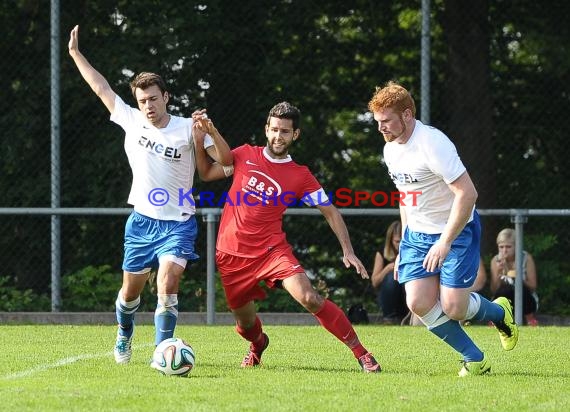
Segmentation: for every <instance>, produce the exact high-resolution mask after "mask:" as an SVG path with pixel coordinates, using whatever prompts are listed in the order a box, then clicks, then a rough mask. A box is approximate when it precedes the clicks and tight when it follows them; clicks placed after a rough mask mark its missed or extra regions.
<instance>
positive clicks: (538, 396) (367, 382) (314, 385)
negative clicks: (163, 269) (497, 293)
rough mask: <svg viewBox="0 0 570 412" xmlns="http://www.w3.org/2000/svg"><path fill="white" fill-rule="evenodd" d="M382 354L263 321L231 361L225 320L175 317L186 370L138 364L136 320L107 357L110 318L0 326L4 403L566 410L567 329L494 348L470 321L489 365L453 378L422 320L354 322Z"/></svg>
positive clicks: (146, 338) (141, 338)
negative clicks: (357, 352)
mask: <svg viewBox="0 0 570 412" xmlns="http://www.w3.org/2000/svg"><path fill="white" fill-rule="evenodd" d="M356 329H357V332H358V333H359V335H360V338H361V340H362V341H363V342H364V344H365V346H367V347H368V348H369V350H371V351H372V352H373V353H374V355H375V356H376V358H377V359H378V361H379V362H380V363H381V364H382V367H383V372H382V373H380V374H364V373H362V372H360V370H359V367H358V364H357V362H356V360H355V359H354V358H353V357H352V354H351V353H350V351H349V350H348V349H347V348H346V347H345V346H344V345H342V344H341V343H340V342H338V341H337V340H336V339H334V338H333V337H332V336H331V335H329V334H328V333H327V332H326V331H325V330H324V329H322V328H320V327H317V326H272V325H268V326H266V327H265V330H266V332H267V333H268V334H269V336H270V337H271V345H270V346H269V348H268V350H267V351H266V353H265V354H264V358H263V361H264V364H263V366H262V367H259V368H255V369H253V370H242V369H240V367H239V363H240V361H241V358H242V357H243V356H244V354H245V352H246V349H247V344H246V342H245V341H242V339H241V338H240V337H239V336H238V335H237V334H236V333H235V332H234V330H233V327H230V326H179V327H178V328H177V333H176V335H177V336H180V337H182V338H184V339H185V340H186V341H187V342H189V343H190V344H191V345H192V346H193V348H194V350H195V352H196V358H197V361H196V366H195V368H194V369H193V371H192V373H191V374H190V376H189V377H187V378H177V377H166V376H162V375H160V374H158V373H157V372H156V371H154V370H153V369H151V368H150V367H149V366H148V362H149V360H150V358H151V356H152V350H153V336H154V331H153V327H152V326H138V327H137V330H136V336H135V340H134V342H133V358H132V360H131V363H130V364H128V365H116V364H115V362H114V360H113V356H112V352H111V349H112V345H113V342H114V335H115V327H112V326H60V325H53V326H45V325H42V326H32V325H30V326H0V344H1V348H2V354H1V359H2V362H1V363H0V410H2V411H4V410H5V411H99V412H102V411H111V410H113V411H271V412H275V411H327V412H330V411H386V410H395V411H436V410H438V411H440V410H449V411H470V412H472V411H481V410H483V411H484V410H489V411H490V410H500V411H517V412H520V411H527V410H533V411H536V410H541V411H544V410H551V411H562V410H570V379H569V378H570V371H569V367H568V366H569V360H568V358H569V355H570V351H569V349H570V344H569V342H570V328H563V327H539V328H528V327H524V328H521V335H520V340H519V344H518V346H517V347H516V348H515V349H514V350H513V351H511V352H503V351H502V349H501V347H500V343H499V338H498V334H497V333H496V331H495V330H494V329H493V328H489V327H487V326H469V327H468V328H467V330H468V332H469V334H470V335H471V336H473V337H474V339H475V340H476V342H477V343H478V344H479V346H480V347H481V348H482V349H483V350H484V351H485V352H486V353H487V356H488V357H489V359H490V360H491V362H492V371H491V372H492V373H491V374H490V375H486V376H479V377H470V378H458V377H457V376H456V375H457V371H458V370H459V369H460V366H461V365H460V363H459V356H458V355H456V354H455V353H454V352H453V351H452V350H451V349H450V348H448V347H447V345H444V344H443V343H442V342H440V341H439V340H438V339H436V338H435V337H434V336H433V335H431V334H430V333H428V332H427V331H426V330H425V328H423V327H398V326H371V325H370V326H356Z"/></svg>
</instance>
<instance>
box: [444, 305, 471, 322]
mask: <svg viewBox="0 0 570 412" xmlns="http://www.w3.org/2000/svg"><path fill="white" fill-rule="evenodd" d="M441 307H442V309H443V313H445V314H446V315H447V317H448V318H450V319H453V320H463V319H465V314H466V312H467V308H466V307H465V306H464V305H459V304H457V303H449V302H442V304H441Z"/></svg>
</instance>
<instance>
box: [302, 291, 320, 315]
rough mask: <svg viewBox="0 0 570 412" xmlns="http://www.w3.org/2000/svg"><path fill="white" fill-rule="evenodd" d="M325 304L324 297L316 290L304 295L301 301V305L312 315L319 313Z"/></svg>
mask: <svg viewBox="0 0 570 412" xmlns="http://www.w3.org/2000/svg"><path fill="white" fill-rule="evenodd" d="M323 302H324V299H323V297H322V296H321V295H319V294H318V293H317V291H315V290H311V291H307V292H305V293H303V295H302V296H301V298H300V299H299V303H300V304H301V305H303V307H304V308H305V309H307V310H308V311H309V312H311V313H313V312H316V311H318V310H319V309H320V308H321V306H323Z"/></svg>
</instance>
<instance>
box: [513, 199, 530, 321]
mask: <svg viewBox="0 0 570 412" xmlns="http://www.w3.org/2000/svg"><path fill="white" fill-rule="evenodd" d="M514 212H515V215H514V216H511V222H512V223H514V224H515V267H516V271H517V272H516V273H517V274H516V277H515V302H514V304H515V322H516V323H517V325H522V324H523V277H524V273H523V266H524V265H523V263H524V262H523V260H524V255H523V249H524V246H523V229H524V224H525V223H526V222H527V221H528V217H527V215H528V211H527V210H515V211H514Z"/></svg>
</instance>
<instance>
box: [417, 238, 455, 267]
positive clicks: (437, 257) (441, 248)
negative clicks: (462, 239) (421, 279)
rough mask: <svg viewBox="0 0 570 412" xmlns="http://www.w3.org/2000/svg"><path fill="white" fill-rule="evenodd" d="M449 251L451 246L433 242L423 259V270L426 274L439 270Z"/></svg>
mask: <svg viewBox="0 0 570 412" xmlns="http://www.w3.org/2000/svg"><path fill="white" fill-rule="evenodd" d="M450 249H451V245H450V244H448V243H444V242H441V241H439V240H438V241H437V242H435V243H434V244H433V246H432V247H431V248H430V250H429V252H428V254H427V255H426V258H425V259H424V262H423V267H424V269H426V270H427V271H428V272H435V271H436V270H437V269H440V268H441V267H442V266H443V261H444V260H445V258H446V257H447V254H448V253H449V250H450Z"/></svg>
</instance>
